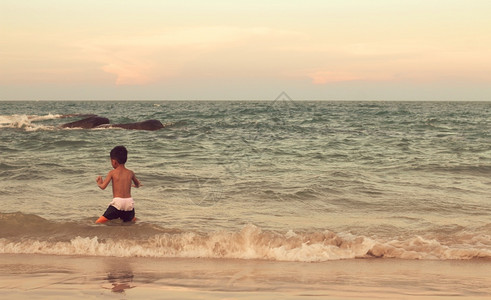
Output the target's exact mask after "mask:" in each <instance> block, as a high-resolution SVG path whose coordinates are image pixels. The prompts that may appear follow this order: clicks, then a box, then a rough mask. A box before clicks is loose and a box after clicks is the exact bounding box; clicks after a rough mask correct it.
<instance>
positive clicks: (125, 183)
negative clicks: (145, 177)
mask: <svg viewBox="0 0 491 300" xmlns="http://www.w3.org/2000/svg"><path fill="white" fill-rule="evenodd" d="M110 156H111V164H112V166H113V168H114V170H111V171H109V173H108V174H107V176H106V178H105V179H104V180H103V179H102V177H101V176H98V177H97V179H96V182H97V185H98V186H99V187H100V188H101V189H103V190H104V189H105V188H106V187H107V186H108V185H109V182H111V180H112V182H113V198H114V199H113V201H111V203H109V207H108V208H107V210H106V212H105V213H104V214H103V215H102V216H101V217H100V218H99V219H98V220H97V221H96V223H105V222H107V221H108V220H112V219H117V218H121V219H122V220H123V222H130V221H134V220H136V218H135V208H134V202H133V198H131V182H132V181H133V183H134V184H135V185H134V187H137V188H138V187H140V186H141V183H140V181H139V180H138V179H136V176H135V173H133V171H131V170H129V169H126V168H125V166H124V164H125V163H126V160H127V157H128V151H127V150H126V148H125V147H123V146H116V147H114V148H113V149H112V150H111V153H110Z"/></svg>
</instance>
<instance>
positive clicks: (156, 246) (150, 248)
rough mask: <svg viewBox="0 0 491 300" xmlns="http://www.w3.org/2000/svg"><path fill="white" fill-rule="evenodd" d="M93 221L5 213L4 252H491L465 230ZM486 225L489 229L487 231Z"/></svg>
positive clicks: (472, 255)
mask: <svg viewBox="0 0 491 300" xmlns="http://www.w3.org/2000/svg"><path fill="white" fill-rule="evenodd" d="M92 221H93V220H83V221H80V222H53V221H49V220H46V219H43V218H41V217H39V216H36V215H26V214H22V213H11V214H6V213H3V214H0V227H1V228H2V233H1V236H0V253H23V254H52V255H53V254H54V255H87V256H117V257H162V258H227V259H263V260H275V261H298V262H322V261H329V260H340V259H355V258H401V259H437V260H445V259H454V260H461V259H477V258H485V259H491V236H489V235H486V234H470V233H469V234H465V235H462V236H454V237H452V243H451V244H449V243H443V242H441V241H438V240H435V239H427V238H423V237H420V236H414V237H411V238H408V239H404V240H398V239H393V240H380V239H377V238H375V237H367V236H355V235H352V234H348V233H334V232H331V231H328V230H325V231H316V232H293V231H291V230H290V231H287V232H284V233H279V232H273V231H266V230H262V229H261V228H259V227H257V226H255V225H251V224H249V225H246V226H244V227H243V228H242V229H241V230H239V231H216V232H195V231H184V230H176V229H172V230H169V229H165V228H162V227H159V226H157V225H152V224H145V223H142V224H136V225H131V226H121V225H117V226H96V225H93V224H92V223H91V222H92ZM484 232H485V231H484Z"/></svg>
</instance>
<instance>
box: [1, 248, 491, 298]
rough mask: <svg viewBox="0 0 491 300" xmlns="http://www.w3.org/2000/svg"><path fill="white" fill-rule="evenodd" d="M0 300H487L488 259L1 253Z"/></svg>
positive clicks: (490, 284) (490, 270)
mask: <svg viewBox="0 0 491 300" xmlns="http://www.w3.org/2000/svg"><path fill="white" fill-rule="evenodd" d="M0 269H1V270H2V272H1V274H0V297H1V298H3V299H27V298H29V299H48V298H49V299H57V298H59V299H62V298H71V299H82V298H83V299H87V298H100V297H101V296H104V297H109V298H111V299H142V298H143V297H145V298H146V299H273V298H277V299H299V298H300V299H301V298H305V299H367V298H369V299H375V298H377V299H446V298H448V297H457V298H464V299H487V298H488V297H489V296H490V295H491V277H490V276H489V274H490V273H491V261H489V260H472V261H417V260H416V261H415V260H400V259H358V260H340V261H329V262H323V263H297V262H271V261H257V260H223V259H221V260H214V259H152V258H117V257H82V256H51V255H20V254H2V255H0Z"/></svg>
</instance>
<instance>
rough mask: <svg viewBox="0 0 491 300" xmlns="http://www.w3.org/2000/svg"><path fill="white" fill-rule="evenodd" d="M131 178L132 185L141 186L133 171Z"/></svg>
mask: <svg viewBox="0 0 491 300" xmlns="http://www.w3.org/2000/svg"><path fill="white" fill-rule="evenodd" d="M131 180H133V183H134V184H135V185H134V187H136V188H139V187H141V186H142V184H141V182H140V180H138V179H137V178H136V176H135V173H133V175H132V177H131Z"/></svg>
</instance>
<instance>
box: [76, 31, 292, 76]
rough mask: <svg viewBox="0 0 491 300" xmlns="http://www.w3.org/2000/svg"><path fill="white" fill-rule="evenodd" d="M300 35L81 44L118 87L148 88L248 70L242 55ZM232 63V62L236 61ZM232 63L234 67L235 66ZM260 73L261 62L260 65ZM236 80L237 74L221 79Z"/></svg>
mask: <svg viewBox="0 0 491 300" xmlns="http://www.w3.org/2000/svg"><path fill="white" fill-rule="evenodd" d="M298 36H299V34H298V33H296V32H292V31H286V30H278V29H273V28H267V27H253V28H240V27H190V28H174V29H169V30H166V31H165V32H161V33H154V34H145V35H144V34H141V35H135V36H130V37H127V36H109V37H100V38H97V39H91V40H87V41H84V42H82V43H79V44H78V47H79V48H81V49H82V51H83V53H84V55H85V56H86V57H87V58H88V59H92V60H95V61H97V62H98V63H99V64H100V65H101V70H102V71H104V72H106V73H110V74H113V75H114V76H115V84H117V85H145V84H150V83H154V82H158V81H161V80H165V79H166V78H170V77H178V76H200V75H203V74H207V73H216V72H213V71H210V70H211V68H213V69H215V70H216V69H219V70H223V71H224V72H225V73H228V72H229V73H233V70H234V69H235V70H239V69H243V68H247V67H248V66H246V65H244V64H243V61H245V60H244V57H240V54H241V53H246V52H247V51H258V49H259V51H267V50H266V49H271V48H272V47H273V46H274V45H275V43H276V42H277V43H284V42H285V41H288V40H289V39H292V38H298ZM231 58H232V59H231ZM231 64H232V66H231ZM257 67H258V69H260V68H261V63H260V62H259V63H258V65H257ZM222 75H223V76H225V75H232V74H222Z"/></svg>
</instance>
